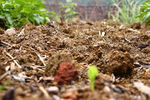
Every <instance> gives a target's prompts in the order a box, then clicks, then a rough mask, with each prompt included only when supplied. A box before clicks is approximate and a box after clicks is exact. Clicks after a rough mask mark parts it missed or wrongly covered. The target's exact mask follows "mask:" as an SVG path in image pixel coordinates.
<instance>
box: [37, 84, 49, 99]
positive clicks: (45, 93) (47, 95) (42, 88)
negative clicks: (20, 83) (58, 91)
mask: <svg viewBox="0 0 150 100" xmlns="http://www.w3.org/2000/svg"><path fill="white" fill-rule="evenodd" d="M39 89H40V91H41V92H43V93H44V95H45V96H46V98H51V97H50V96H49V94H48V92H47V91H46V90H45V89H44V87H43V86H41V85H40V86H39Z"/></svg>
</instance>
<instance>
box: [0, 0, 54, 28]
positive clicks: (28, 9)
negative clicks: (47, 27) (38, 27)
mask: <svg viewBox="0 0 150 100" xmlns="http://www.w3.org/2000/svg"><path fill="white" fill-rule="evenodd" d="M44 8H45V5H44V4H43V1H42V0H0V27H1V28H4V29H7V28H10V27H15V26H18V27H20V26H22V25H24V24H25V23H27V22H31V23H33V24H44V23H46V22H47V21H49V17H52V16H54V15H55V13H54V12H49V11H47V10H46V9H44Z"/></svg>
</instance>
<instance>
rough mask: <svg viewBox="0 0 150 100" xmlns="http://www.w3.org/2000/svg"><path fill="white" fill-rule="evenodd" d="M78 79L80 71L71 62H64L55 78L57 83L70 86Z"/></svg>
mask: <svg viewBox="0 0 150 100" xmlns="http://www.w3.org/2000/svg"><path fill="white" fill-rule="evenodd" d="M76 79H78V71H77V70H76V68H75V67H74V66H72V65H71V64H70V63H69V62H62V63H61V64H60V67H59V69H58V71H57V73H56V76H55V78H54V81H55V82H58V83H60V84H68V83H70V82H71V81H73V80H76Z"/></svg>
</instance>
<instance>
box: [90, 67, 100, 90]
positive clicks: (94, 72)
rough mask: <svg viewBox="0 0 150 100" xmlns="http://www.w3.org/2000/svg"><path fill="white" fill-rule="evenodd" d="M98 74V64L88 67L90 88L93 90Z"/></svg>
mask: <svg viewBox="0 0 150 100" xmlns="http://www.w3.org/2000/svg"><path fill="white" fill-rule="evenodd" d="M97 75H98V69H97V66H96V65H92V66H90V67H89V69H88V76H89V80H90V88H91V90H92V91H93V90H94V88H95V86H94V82H95V79H96V76H97Z"/></svg>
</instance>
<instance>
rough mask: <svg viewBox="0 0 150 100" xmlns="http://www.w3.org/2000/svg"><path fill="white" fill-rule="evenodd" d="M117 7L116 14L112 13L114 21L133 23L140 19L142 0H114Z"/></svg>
mask: <svg viewBox="0 0 150 100" xmlns="http://www.w3.org/2000/svg"><path fill="white" fill-rule="evenodd" d="M112 1H113V3H114V6H115V7H116V8H117V11H116V12H115V14H110V16H111V17H112V18H113V20H114V21H117V22H121V23H123V24H131V23H135V22H138V21H139V18H138V17H137V15H138V14H139V13H140V2H141V0H121V1H120V0H112Z"/></svg>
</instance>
